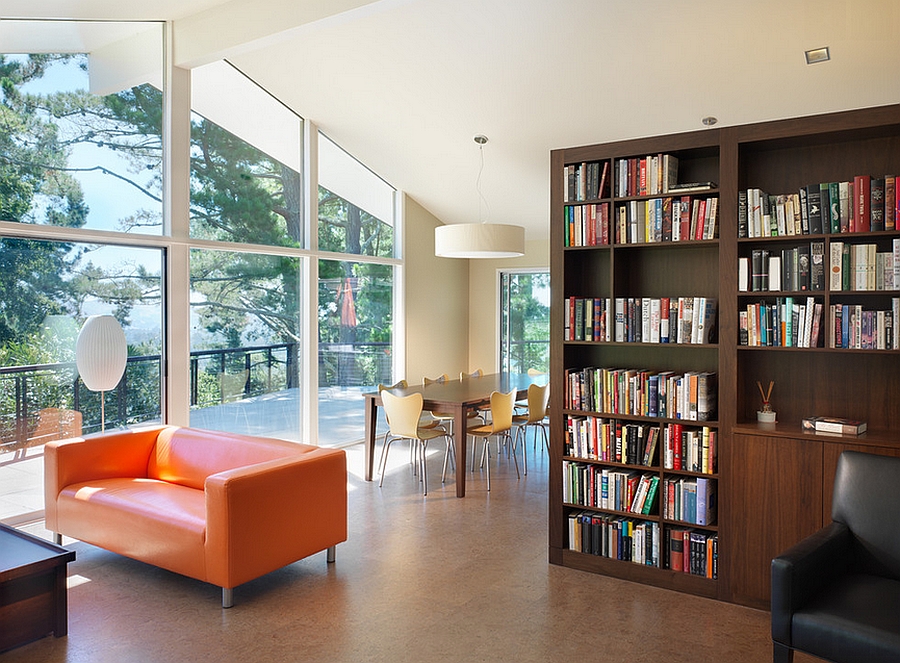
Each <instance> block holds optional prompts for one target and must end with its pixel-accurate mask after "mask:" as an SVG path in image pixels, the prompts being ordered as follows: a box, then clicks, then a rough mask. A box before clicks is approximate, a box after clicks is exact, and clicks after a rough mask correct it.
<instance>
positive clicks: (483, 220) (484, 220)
mask: <svg viewBox="0 0 900 663" xmlns="http://www.w3.org/2000/svg"><path fill="white" fill-rule="evenodd" d="M478 152H479V154H480V155H481V165H480V166H479V168H478V178H477V179H476V180H475V189H476V190H477V191H478V221H479V222H481V223H487V218H486V217H482V214H481V204H482V203H484V206H485V208H486V209H487V215H488V216H490V214H491V208H490V206H489V205H488V202H487V199H486V198H485V197H484V194H483V193H482V192H481V173H482V172H483V171H484V143H479V144H478Z"/></svg>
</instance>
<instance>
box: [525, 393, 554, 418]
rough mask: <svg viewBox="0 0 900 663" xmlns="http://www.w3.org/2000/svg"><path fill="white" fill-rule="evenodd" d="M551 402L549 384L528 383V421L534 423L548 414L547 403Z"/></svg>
mask: <svg viewBox="0 0 900 663" xmlns="http://www.w3.org/2000/svg"><path fill="white" fill-rule="evenodd" d="M549 402H550V385H549V384H544V385H540V384H530V385H528V423H529V424H533V423H534V422H536V421H540V420H541V419H543V418H544V417H546V416H547V404H548V403H549Z"/></svg>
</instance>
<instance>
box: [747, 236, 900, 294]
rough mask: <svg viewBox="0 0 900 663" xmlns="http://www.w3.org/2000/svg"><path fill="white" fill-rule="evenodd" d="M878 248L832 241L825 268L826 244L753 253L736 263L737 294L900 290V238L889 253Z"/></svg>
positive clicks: (893, 241)
mask: <svg viewBox="0 0 900 663" xmlns="http://www.w3.org/2000/svg"><path fill="white" fill-rule="evenodd" d="M878 249H879V245H878V244H875V243H859V244H857V243H853V244H850V243H848V242H841V241H832V242H830V244H829V255H828V260H827V264H826V260H825V255H824V254H825V242H822V241H813V242H810V243H809V244H808V245H807V244H801V245H798V246H794V247H785V248H782V249H780V250H776V249H771V250H770V249H761V248H760V249H753V250H752V251H751V255H750V257H749V258H747V257H741V258H738V289H739V290H741V291H742V292H748V291H749V292H765V291H769V292H778V291H798V290H799V291H804V290H811V291H824V290H825V287H826V285H827V286H828V289H829V290H830V291H831V292H853V291H855V292H864V291H878V290H897V289H898V287H900V238H894V239H893V240H892V243H891V247H890V250H889V251H879V250H878Z"/></svg>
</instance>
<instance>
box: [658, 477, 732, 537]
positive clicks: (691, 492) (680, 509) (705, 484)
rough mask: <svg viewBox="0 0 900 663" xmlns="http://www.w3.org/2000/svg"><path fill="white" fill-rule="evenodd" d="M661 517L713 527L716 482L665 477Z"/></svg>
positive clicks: (702, 478)
mask: <svg viewBox="0 0 900 663" xmlns="http://www.w3.org/2000/svg"><path fill="white" fill-rule="evenodd" d="M661 506H662V516H663V518H665V519H667V520H680V521H682V522H686V523H693V524H694V525H701V526H708V525H715V524H716V518H717V515H718V481H716V480H715V479H707V478H706V477H666V478H665V479H664V480H663V489H662V505H661Z"/></svg>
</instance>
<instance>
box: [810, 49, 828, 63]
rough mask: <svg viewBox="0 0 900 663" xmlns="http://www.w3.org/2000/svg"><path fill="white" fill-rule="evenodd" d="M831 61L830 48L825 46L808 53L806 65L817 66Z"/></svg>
mask: <svg viewBox="0 0 900 663" xmlns="http://www.w3.org/2000/svg"><path fill="white" fill-rule="evenodd" d="M830 59H831V54H830V53H829V52H828V47H827V46H824V47H822V48H813V49H810V50H808V51H806V64H816V63H817V62H828V61H829V60H830Z"/></svg>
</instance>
